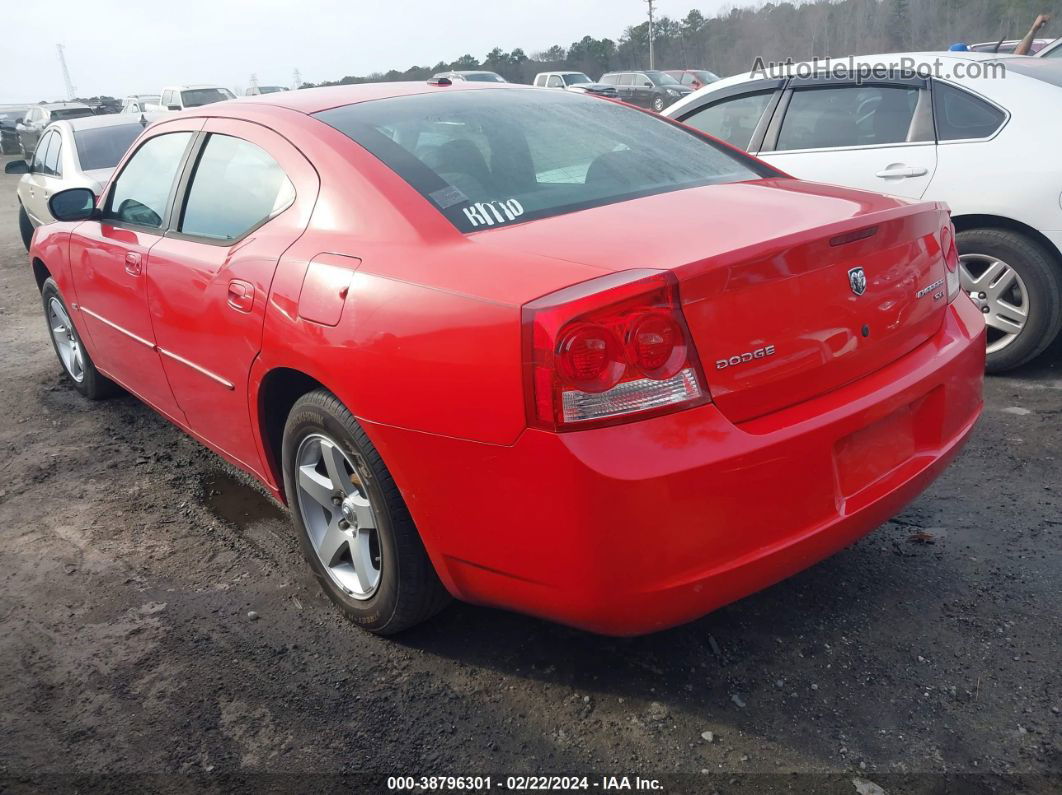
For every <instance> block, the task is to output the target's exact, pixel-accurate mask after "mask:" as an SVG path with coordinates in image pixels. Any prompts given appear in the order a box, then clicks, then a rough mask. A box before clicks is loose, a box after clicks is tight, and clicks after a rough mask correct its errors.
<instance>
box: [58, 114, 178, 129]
mask: <svg viewBox="0 0 1062 795" xmlns="http://www.w3.org/2000/svg"><path fill="white" fill-rule="evenodd" d="M142 115H143V116H144V118H145V119H146V120H147V121H149V122H151V121H154V120H155V119H161V118H168V117H170V116H172V115H173V114H172V113H145V114H142ZM139 121H140V116H135V115H134V114H132V113H109V114H107V115H106V116H83V117H82V118H80V119H59V120H58V121H53V122H52V123H51V124H49V125H48V126H49V127H67V128H69V129H71V130H73V131H74V132H80V131H81V130H96V129H99V128H101V127H118V126H120V125H122V124H137V123H138V122H139Z"/></svg>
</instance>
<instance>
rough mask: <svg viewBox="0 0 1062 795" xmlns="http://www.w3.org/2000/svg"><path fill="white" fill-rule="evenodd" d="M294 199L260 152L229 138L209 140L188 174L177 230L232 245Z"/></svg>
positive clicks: (273, 164)
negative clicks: (187, 186) (186, 195)
mask: <svg viewBox="0 0 1062 795" xmlns="http://www.w3.org/2000/svg"><path fill="white" fill-rule="evenodd" d="M294 199H295V188H294V187H293V186H292V184H291V182H290V181H289V180H288V178H287V176H286V175H285V174H284V171H283V170H282V169H281V168H280V166H279V165H278V164H277V162H276V161H275V160H274V159H273V158H272V157H270V155H269V154H267V153H266V152H265V150H263V149H262V148H260V147H258V146H256V145H255V144H252V143H251V142H250V141H244V140H242V139H240V138H233V137H232V136H231V135H211V136H210V137H209V138H208V139H207V142H206V146H204V147H203V150H202V152H201V153H200V155H199V161H198V163H197V164H196V167H195V173H194V174H193V175H192V183H191V186H190V187H189V189H188V198H187V200H186V201H185V204H184V213H183V216H182V218H181V224H180V227H179V230H180V232H181V233H182V234H186V235H194V236H196V237H206V238H210V239H212V240H222V241H230V240H236V239H238V238H241V237H243V236H244V235H245V234H247V233H248V232H249V231H251V230H252V229H254V228H255V227H257V226H260V225H261V224H262V223H264V222H265V221H267V220H269V219H270V218H271V217H273V216H274V215H276V214H277V213H279V212H281V211H282V210H284V209H286V208H287V207H288V206H290V205H291V203H292V201H294Z"/></svg>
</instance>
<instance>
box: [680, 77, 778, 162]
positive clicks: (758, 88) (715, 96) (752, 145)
mask: <svg viewBox="0 0 1062 795" xmlns="http://www.w3.org/2000/svg"><path fill="white" fill-rule="evenodd" d="M784 85H785V80H756V81H752V82H748V83H739V84H738V85H734V86H730V87H729V88H725V89H723V90H722V91H717V92H714V93H711V94H709V95H708V96H706V97H704V98H703V99H702V100H701V101H700V102H697V103H695V104H693V105H687V106H686V107H684V108H683V109H682V113H681V114H680V115H678V116H676V117H675V121H679V122H682V123H683V124H685V122H686V119H688V118H690V117H691V116H694V115H696V114H697V113H700V112H701V111H702V110H707V109H708V108H711V107H714V106H716V105H721V104H722V103H724V102H727V101H729V100H731V99H735V98H739V97H745V96H752V95H754V94H766V93H768V92H771V94H772V96H771V98H770V99H769V100H768V101H767V105H766V107H764V109H763V112H762V113H761V114H760V118H759V121H757V122H756V129H754V130H753V131H752V138H750V139H749V145H748V148H747V149H746V150H745V151H747V152H749V153H751V154H755V153H757V152H760V151H762V146H763V141H764V137H765V136H766V135H767V130H768V129H769V128H770V124H771V120H772V119H773V118H774V116H775V113H776V112H777V110H778V105H779V103H780V102H781V99H782V93H783V92H782V91H781V89H782V87H783V86H784ZM706 134H708V133H706Z"/></svg>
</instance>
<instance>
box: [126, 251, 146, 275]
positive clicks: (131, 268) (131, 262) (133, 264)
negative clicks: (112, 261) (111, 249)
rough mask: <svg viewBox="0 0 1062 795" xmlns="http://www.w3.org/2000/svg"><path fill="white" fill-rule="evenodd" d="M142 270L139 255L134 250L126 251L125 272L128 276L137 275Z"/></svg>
mask: <svg viewBox="0 0 1062 795" xmlns="http://www.w3.org/2000/svg"><path fill="white" fill-rule="evenodd" d="M143 270H144V267H143V265H142V264H141V260H140V255H139V254H138V253H137V252H135V251H130V252H128V253H127V254H126V255H125V272H126V273H128V274H129V275H130V276H139V275H140V274H141V272H142V271H143Z"/></svg>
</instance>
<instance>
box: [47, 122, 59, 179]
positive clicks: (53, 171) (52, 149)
mask: <svg viewBox="0 0 1062 795" xmlns="http://www.w3.org/2000/svg"><path fill="white" fill-rule="evenodd" d="M51 137H52V142H51V145H50V146H49V147H48V152H47V154H45V155H44V169H45V173H46V174H48V175H49V176H52V177H61V176H63V161H62V159H61V157H60V153H61V152H62V151H63V137H62V136H61V135H60V134H59V133H57V132H53V133H52V136H51Z"/></svg>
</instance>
